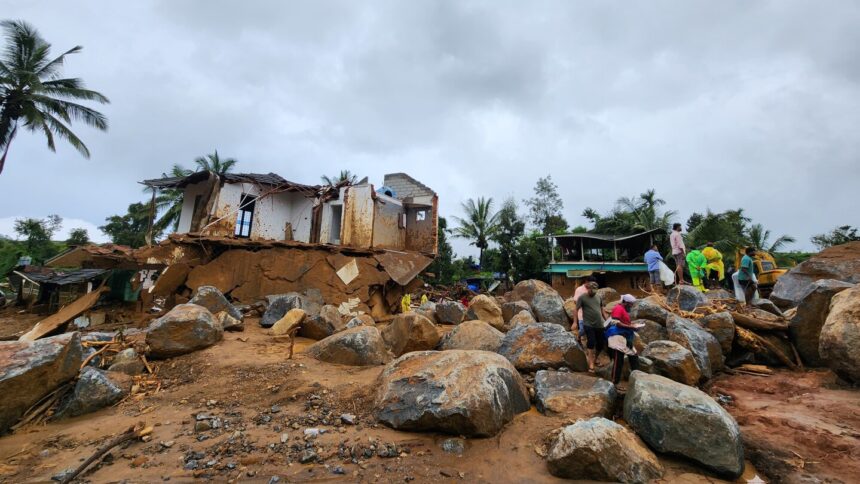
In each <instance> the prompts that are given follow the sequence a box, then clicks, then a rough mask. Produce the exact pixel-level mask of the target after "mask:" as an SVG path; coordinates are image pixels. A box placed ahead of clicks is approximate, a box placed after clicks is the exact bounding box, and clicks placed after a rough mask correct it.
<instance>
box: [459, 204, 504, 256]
mask: <svg viewBox="0 0 860 484" xmlns="http://www.w3.org/2000/svg"><path fill="white" fill-rule="evenodd" d="M460 206H461V207H462V209H463V213H464V214H465V217H463V218H460V217H454V219H455V220H457V222H458V223H459V224H460V226H459V227H457V228H455V229H454V236H455V237H459V238H463V239H471V241H472V242H470V245H474V246H475V247H477V248H478V250H479V251H480V252H479V255H478V264H479V265H481V267H483V265H482V264H483V262H484V249H486V248H487V247H488V246H489V241H490V239H491V238H492V237H494V236H495V234H496V232H497V231H498V229H499V214H497V213H493V199H492V198H484V197H480V198H478V200H477V201H475V200H472V199H471V198H470V199H469V200H467V201H466V202H464V203H462V204H461V205H460Z"/></svg>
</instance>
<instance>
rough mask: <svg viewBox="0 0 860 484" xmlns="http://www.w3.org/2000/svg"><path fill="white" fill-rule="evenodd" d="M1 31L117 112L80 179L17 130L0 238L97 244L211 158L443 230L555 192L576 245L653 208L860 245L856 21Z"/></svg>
mask: <svg viewBox="0 0 860 484" xmlns="http://www.w3.org/2000/svg"><path fill="white" fill-rule="evenodd" d="M613 5H614V8H613ZM0 17H2V18H11V19H22V20H26V21H27V22H30V23H32V24H33V25H34V26H36V27H37V28H38V29H39V31H40V32H41V34H42V35H43V36H44V37H45V38H46V39H47V40H48V41H49V42H51V43H52V44H53V45H54V52H55V53H59V52H61V49H62V50H65V49H68V48H71V47H72V46H74V45H77V44H80V45H83V46H84V50H83V52H82V53H81V54H77V55H74V56H72V57H70V58H69V59H68V62H67V64H66V69H65V73H66V74H67V75H68V76H74V77H82V78H84V79H85V80H86V81H87V84H88V86H89V87H91V88H93V89H96V90H98V91H100V92H102V93H104V94H105V95H107V96H108V97H109V98H110V99H111V101H112V102H111V104H110V105H108V106H104V107H103V109H102V108H100V109H102V110H103V112H104V113H105V114H107V116H108V118H109V119H110V125H111V126H110V130H109V131H108V132H107V133H101V132H96V131H93V130H90V129H87V128H85V127H82V126H80V125H77V126H75V127H73V129H74V130H75V131H76V132H77V133H78V134H79V135H80V136H81V137H82V138H83V139H84V141H85V143H86V144H87V145H88V146H89V148H90V150H91V152H92V158H91V159H89V160H86V159H84V158H82V157H81V156H79V155H78V154H77V152H75V151H74V150H73V149H71V148H70V147H68V146H67V145H62V146H59V149H58V152H57V153H56V154H54V153H51V152H50V151H48V149H47V148H46V146H45V140H44V137H42V136H38V135H35V134H32V133H29V132H26V131H24V132H20V131H19V134H18V137H17V138H16V139H15V140H14V142H13V144H12V147H11V150H10V153H9V159H8V161H7V164H6V168H5V171H4V172H3V173H2V175H0V233H3V234H7V235H13V234H12V228H11V227H12V222H13V220H14V219H15V218H18V217H44V216H46V215H48V214H51V213H57V214H59V215H61V216H62V217H64V218H65V219H66V223H65V226H66V227H65V228H66V229H69V228H72V227H75V226H83V227H86V228H88V229H90V235H91V236H93V237H94V238H101V239H103V235H102V234H100V233H99V231H98V229H97V228H96V227H97V226H98V225H101V224H102V223H104V219H105V217H107V216H109V215H112V214H117V213H124V212H125V209H126V207H127V205H128V204H129V203H131V202H135V201H141V200H144V199H146V198H147V197H146V195H145V194H144V193H143V192H142V190H141V185H139V184H137V182H138V181H139V180H142V179H145V178H153V177H158V176H159V175H160V174H161V173H162V172H164V171H167V170H169V167H170V166H171V165H173V164H174V163H182V164H186V165H189V166H190V165H191V164H192V160H193V159H194V158H195V157H196V156H199V155H202V154H205V153H210V152H212V151H213V150H214V149H216V148H217V149H218V151H219V153H221V154H222V156H230V157H235V158H237V159H238V160H239V165H238V168H239V169H240V171H246V172H264V173H265V172H270V171H271V172H276V173H278V174H280V175H282V176H284V177H285V178H287V179H290V180H294V181H297V182H305V183H318V182H319V177H320V175H322V174H329V175H333V174H336V173H337V172H338V171H339V170H341V169H349V170H351V171H352V172H354V173H357V174H359V175H360V176H363V175H368V176H370V180H371V182H374V183H376V184H377V185H378V184H381V182H382V176H383V174H385V173H389V172H398V171H403V172H407V173H409V174H410V175H412V176H414V177H415V178H417V179H419V180H421V181H422V182H424V183H426V184H427V185H429V186H430V187H432V188H434V189H435V190H436V191H437V192H438V193H439V198H440V206H441V215H443V216H451V215H458V214H459V204H460V202H462V201H463V200H465V199H466V198H469V197H478V196H491V197H493V198H494V199H495V200H497V201H499V202H501V200H502V199H504V198H505V197H508V196H513V197H515V198H516V199H518V200H522V199H523V198H527V197H528V196H530V195H531V193H532V189H533V186H534V184H535V182H536V181H537V179H538V178H539V177H541V176H545V175H547V174H552V177H553V179H554V180H555V181H556V183H557V184H558V185H559V187H560V189H561V194H562V197H563V199H564V212H565V216H566V217H567V219H568V221H569V222H570V223H571V226H574V225H577V224H585V220H584V219H583V218H582V217H581V215H580V214H581V212H582V209H583V208H585V207H586V206H592V207H594V208H596V209H598V210H599V211H605V210H609V209H610V208H611V207H612V205H613V204H614V201H615V200H616V199H617V198H618V197H620V196H634V195H636V194H638V193H641V192H642V191H644V190H646V189H648V188H655V189H656V190H657V193H658V195H659V196H660V197H661V198H664V199H666V201H667V202H668V205H669V208H672V209H675V210H677V211H678V212H679V216H678V221H680V222H683V221H685V220H686V218H687V216H688V215H689V214H690V213H691V212H693V211H700V212H701V211H704V210H705V209H706V208H710V209H712V210H714V211H722V210H725V209H730V208H735V207H744V208H745V210H746V213H747V214H748V215H749V216H751V217H752V218H753V219H754V221H755V222H761V223H763V224H764V225H765V226H766V227H767V228H769V229H771V230H772V231H773V232H774V233H776V234H781V233H787V234H791V235H794V236H795V237H797V238H798V241H799V242H798V243H797V244H795V245H794V246H793V247H794V248H797V249H807V248H808V249H811V248H812V246H811V244H810V243H809V242H808V239H809V237H810V236H811V235H813V234H815V233H820V232H824V231H827V230H830V229H832V228H833V227H834V226H836V225H837V224H852V225H860V216H858V213H859V212H858V203H857V198H858V185H860V184H858V182H860V163H858V158H860V135H858V126H860V85H858V81H860V28H858V26H860V2H856V1H845V2H838V1H825V2H811V1H803V2H799V1H789V0H779V1H770V2H764V1H762V2H751V1H737V2H735V1H719V2H714V1H707V2H694V1H687V0H677V1H672V2H661V1H650V2H606V1H595V2H585V1H577V2H567V1H559V2H499V1H489V2H462V1H447V2H445V1H433V2H429V1H427V2H425V1H408V2H404V1H392V2H352V1H348V2H323V1H316V0H314V1H306V2H281V1H277V2H276V1H250V0H245V1H242V2H227V1H213V0H207V1H202V0H201V1H167V0H165V1H136V2H117V1H108V0H104V1H81V0H78V1H74V2H68V1H63V2H60V1H40V0H27V1H23V0H16V1H10V0H0ZM523 210H525V208H524V207H523ZM455 247H456V249H457V252H458V253H460V254H464V253H469V252H471V251H470V250H468V249H466V246H465V244H457V245H456V246H455Z"/></svg>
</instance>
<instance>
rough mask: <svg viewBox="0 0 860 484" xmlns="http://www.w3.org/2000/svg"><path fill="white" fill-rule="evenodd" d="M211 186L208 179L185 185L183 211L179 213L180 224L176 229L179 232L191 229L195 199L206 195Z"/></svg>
mask: <svg viewBox="0 0 860 484" xmlns="http://www.w3.org/2000/svg"><path fill="white" fill-rule="evenodd" d="M209 186H210V185H209V182H208V181H202V182H200V183H195V184H193V185H188V186H187V187H185V191H184V192H183V195H182V211H181V212H180V214H179V226H178V228H177V229H176V231H177V232H178V233H186V232H190V231H191V219H192V217H194V200H195V199H196V198H197V196H198V195H199V196H201V197H205V196H206V195H207V193H206V191H207V188H208V187H209ZM201 203H202V202H201Z"/></svg>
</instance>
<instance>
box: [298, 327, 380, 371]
mask: <svg viewBox="0 0 860 484" xmlns="http://www.w3.org/2000/svg"><path fill="white" fill-rule="evenodd" d="M307 353H308V354H309V355H310V356H312V357H314V358H316V359H318V360H320V361H325V362H327V363H337V364H339V365H351V366H375V365H384V364H385V363H388V362H389V361H391V360H392V359H393V358H394V356H393V355H392V354H391V352H390V351H388V348H387V347H386V346H385V341H383V339H382V335H380V334H379V330H378V329H376V328H375V327H372V326H359V327H357V328H351V329H346V330H343V331H341V332H339V333H336V334H333V335H331V336H329V337H327V338H323V339H321V340H319V341H317V342H316V343H314V344H312V345H310V346H309V347H308V349H307Z"/></svg>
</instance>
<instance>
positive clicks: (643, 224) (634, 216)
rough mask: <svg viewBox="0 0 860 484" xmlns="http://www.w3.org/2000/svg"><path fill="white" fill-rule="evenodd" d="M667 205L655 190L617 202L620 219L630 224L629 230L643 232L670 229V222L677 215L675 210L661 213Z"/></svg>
mask: <svg viewBox="0 0 860 484" xmlns="http://www.w3.org/2000/svg"><path fill="white" fill-rule="evenodd" d="M665 204H666V201H665V200H663V199H662V198H657V192H656V190H654V189H653V188H651V189H649V190H646V191H645V193H640V194H639V197H638V198H629V197H622V198H619V199H618V201H617V202H616V206H617V209H616V211H617V212H618V215H619V218H621V219H626V220H627V222H628V223H629V224H630V228H629V229H628V230H630V231H632V232H641V231H645V230H653V229H668V228H669V222H670V220H671V219H672V217H674V216H675V215H676V213H677V212H675V211H674V210H667V211H665V212H660V210H659V208H660V207H661V206H663V205H665Z"/></svg>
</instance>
